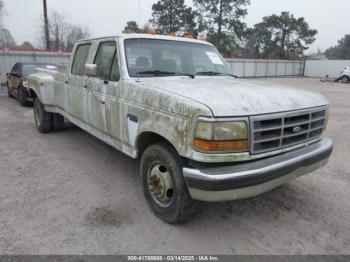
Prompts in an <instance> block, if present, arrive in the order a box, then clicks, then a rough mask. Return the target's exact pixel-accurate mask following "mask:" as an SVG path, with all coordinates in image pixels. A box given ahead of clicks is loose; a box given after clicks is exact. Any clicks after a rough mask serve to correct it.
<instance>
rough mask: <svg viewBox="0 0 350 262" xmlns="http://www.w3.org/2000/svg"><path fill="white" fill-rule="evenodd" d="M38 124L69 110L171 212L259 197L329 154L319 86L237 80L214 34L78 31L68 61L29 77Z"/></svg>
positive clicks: (156, 206) (180, 214)
mask: <svg viewBox="0 0 350 262" xmlns="http://www.w3.org/2000/svg"><path fill="white" fill-rule="evenodd" d="M29 87H30V93H31V96H32V97H33V99H34V101H35V102H34V116H35V123H36V126H37V129H38V130H39V131H40V132H41V133H48V132H50V131H53V130H61V129H62V128H63V124H64V118H66V119H68V120H69V121H71V122H72V123H74V124H76V125H77V126H79V127H81V128H82V129H84V130H85V131H87V132H89V133H91V134H92V135H94V136H96V137H97V138H99V139H101V140H103V141H104V142H106V143H107V144H109V145H111V146H113V147H115V148H116V149H118V150H120V151H122V152H123V153H125V154H127V155H128V156H130V157H132V158H134V159H139V172H140V176H141V179H142V185H143V190H144V194H145V198H146V199H147V202H148V204H149V206H150V208H151V209H152V210H153V212H154V213H155V214H156V215H157V216H158V217H159V218H161V219H163V220H164V221H166V222H168V223H177V222H180V221H183V220H185V219H186V218H188V217H189V216H191V214H192V212H193V210H194V208H193V205H194V203H195V201H196V200H197V201H198V200H199V201H210V202H220V201H232V200H236V199H242V198H249V197H254V196H257V195H259V194H262V193H264V192H267V191H269V190H271V189H273V188H276V187H278V186H280V185H283V184H285V183H288V182H289V181H291V180H294V179H296V178H298V177H300V176H302V175H304V174H307V173H310V172H312V171H314V170H316V169H318V168H321V167H322V166H324V165H325V164H326V163H327V161H328V159H329V157H330V155H331V152H332V141H331V140H330V139H329V138H326V137H324V136H323V133H324V131H325V129H326V127H327V122H328V113H329V105H328V101H327V100H326V99H325V98H324V97H323V96H321V95H319V94H316V93H312V92H309V91H304V90H302V89H291V88H287V87H284V86H275V85H272V84H267V83H260V82H256V81H252V80H239V79H237V78H236V77H235V76H234V75H233V72H232V70H231V68H230V67H229V66H228V65H227V64H226V63H225V61H224V59H223V58H222V56H221V55H220V54H219V53H218V51H217V50H216V49H215V47H214V46H213V45H211V44H210V43H207V42H205V41H199V40H195V39H187V38H177V37H171V36H155V35H139V34H128V35H122V36H119V37H103V38H95V39H87V40H81V41H79V42H78V43H77V44H76V46H75V48H74V50H73V53H72V56H71V59H70V64H69V66H68V68H67V71H66V72H59V71H55V70H47V69H38V72H37V73H35V74H32V75H31V76H30V77H29Z"/></svg>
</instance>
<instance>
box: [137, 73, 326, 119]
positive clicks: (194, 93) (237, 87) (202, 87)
mask: <svg viewBox="0 0 350 262" xmlns="http://www.w3.org/2000/svg"><path fill="white" fill-rule="evenodd" d="M141 83H142V84H145V85H147V86H152V87H154V88H158V89H162V90H164V91H167V92H171V93H174V94H177V95H180V96H184V97H186V98H188V99H191V100H193V101H196V102H199V103H201V104H204V105H206V106H207V107H208V108H209V109H210V110H211V111H212V113H213V115H214V116H217V117H221V116H250V115H260V114H269V113H277V112H286V111H293V110H300V109H307V108H312V107H318V106H324V105H327V104H328V101H327V99H326V98H324V97H323V96H322V95H319V94H317V93H313V92H310V91H306V90H302V89H300V88H298V89H294V88H289V87H285V86H279V85H275V84H271V83H266V82H259V81H253V80H239V79H234V78H231V77H197V78H195V79H191V78H179V77H171V78H149V79H142V80H141Z"/></svg>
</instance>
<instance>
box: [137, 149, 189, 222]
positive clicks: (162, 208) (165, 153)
mask: <svg viewBox="0 0 350 262" xmlns="http://www.w3.org/2000/svg"><path fill="white" fill-rule="evenodd" d="M182 167H183V165H182V159H181V158H180V157H179V156H178V154H177V152H176V151H175V150H174V149H173V148H172V147H171V146H170V145H168V144H166V143H157V144H154V145H151V146H150V147H148V148H147V149H146V150H145V152H144V153H143V155H142V157H141V161H140V175H141V178H142V183H143V191H144V195H145V197H146V200H147V202H148V205H149V206H150V208H151V210H152V211H153V212H154V213H155V215H156V216H158V217H159V218H160V219H162V220H163V221H165V222H167V223H171V224H176V223H179V222H184V221H185V220H187V219H188V218H189V217H190V216H191V215H192V214H194V211H195V207H194V201H193V200H192V199H191V197H190V195H189V192H188V189H187V185H186V182H185V180H184V177H183V175H182Z"/></svg>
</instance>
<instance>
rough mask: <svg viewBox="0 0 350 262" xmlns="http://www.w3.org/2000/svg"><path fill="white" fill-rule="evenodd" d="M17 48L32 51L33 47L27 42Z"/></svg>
mask: <svg viewBox="0 0 350 262" xmlns="http://www.w3.org/2000/svg"><path fill="white" fill-rule="evenodd" d="M19 47H20V48H25V49H33V48H34V46H33V45H32V44H31V43H30V42H29V41H24V42H23V43H22V44H21V45H20V46H19Z"/></svg>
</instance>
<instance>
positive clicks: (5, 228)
mask: <svg viewBox="0 0 350 262" xmlns="http://www.w3.org/2000/svg"><path fill="white" fill-rule="evenodd" d="M247 81H251V80H247ZM261 81H267V82H272V83H282V84H286V85H294V86H297V87H299V88H304V89H309V90H313V91H316V92H319V93H322V94H324V95H325V96H326V97H328V99H329V100H330V101H331V103H332V111H331V120H330V123H329V128H328V131H327V135H328V136H330V137H331V138H333V139H334V143H335V151H334V154H333V156H332V159H331V161H330V163H329V164H328V166H326V167H325V168H323V169H322V170H319V171H317V172H315V173H313V174H312V175H308V176H305V177H303V178H300V179H298V180H297V181H294V182H292V183H290V184H288V185H285V186H283V187H281V188H278V189H276V190H274V191H272V192H269V193H266V194H265V195H263V196H260V197H257V198H254V199H249V200H242V201H236V202H231V203H222V204H206V203H202V204H201V205H200V210H199V212H198V214H197V216H196V217H195V218H194V219H193V220H192V221H190V222H189V223H187V224H186V225H179V226H170V225H167V224H165V223H163V222H162V221H160V220H158V219H157V218H155V217H154V216H153V214H152V213H151V212H150V211H149V209H148V208H147V205H146V203H145V201H144V198H143V194H142V191H141V186H140V183H139V179H138V176H137V175H136V163H135V161H133V160H131V159H129V158H128V157H126V156H124V155H123V154H121V153H119V152H118V151H116V150H114V149H112V148H110V147H109V146H107V145H105V144H104V143H102V142H100V141H99V140H97V139H95V138H94V137H92V136H90V135H89V134H87V133H85V132H83V131H82V130H80V129H79V128H77V127H74V126H72V125H68V126H67V128H66V130H65V131H64V132H62V133H53V134H49V135H41V134H39V133H37V131H36V129H35V126H34V121H33V112H32V109H31V108H21V107H20V106H19V105H18V103H17V102H16V101H15V100H12V99H9V98H7V97H5V96H4V95H3V96H2V97H1V98H0V181H1V182H0V253H1V254H145V253H147V254H150V253H152V254H169V253H171V254H195V253H201V254H232V253H233V254H339V253H342V254H350V218H349V215H350V201H349V200H350V160H349V159H350V151H349V148H350V139H349V137H350V106H349V98H350V85H343V84H334V83H321V82H319V81H318V80H315V79H269V80H261Z"/></svg>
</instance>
